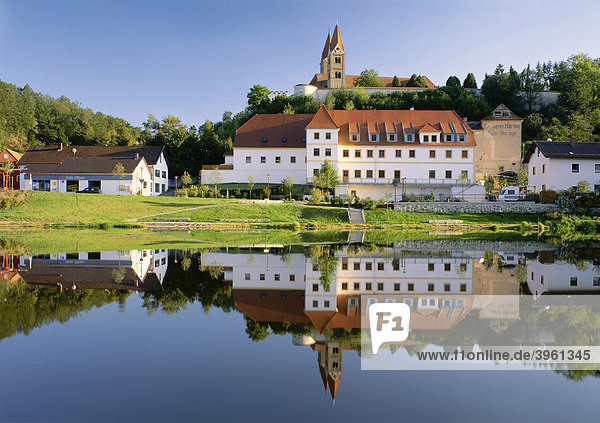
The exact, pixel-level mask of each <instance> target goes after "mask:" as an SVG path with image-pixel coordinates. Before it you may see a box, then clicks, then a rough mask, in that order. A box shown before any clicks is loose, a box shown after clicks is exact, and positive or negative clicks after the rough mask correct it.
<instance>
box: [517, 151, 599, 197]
mask: <svg viewBox="0 0 600 423" xmlns="http://www.w3.org/2000/svg"><path fill="white" fill-rule="evenodd" d="M524 163H525V164H526V165H527V172H528V175H529V185H531V186H533V187H534V188H535V190H536V191H538V192H539V191H561V190H565V189H569V188H571V187H574V186H576V185H577V184H578V183H579V182H587V183H588V185H589V187H590V188H592V189H594V190H595V191H600V143H595V142H575V141H574V140H572V141H571V142H552V141H535V142H534V143H533V144H532V145H531V147H530V148H529V151H528V152H527V154H526V156H525V159H524Z"/></svg>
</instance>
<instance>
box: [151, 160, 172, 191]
mask: <svg viewBox="0 0 600 423" xmlns="http://www.w3.org/2000/svg"><path fill="white" fill-rule="evenodd" d="M149 168H150V173H151V175H152V188H151V190H150V191H151V193H150V195H160V194H162V193H163V192H166V191H168V189H169V167H168V166H167V160H166V158H165V155H164V153H161V154H160V156H159V158H158V161H157V162H156V164H154V165H152V166H149ZM157 171H158V176H157ZM156 184H158V190H157V189H156V188H157V187H156Z"/></svg>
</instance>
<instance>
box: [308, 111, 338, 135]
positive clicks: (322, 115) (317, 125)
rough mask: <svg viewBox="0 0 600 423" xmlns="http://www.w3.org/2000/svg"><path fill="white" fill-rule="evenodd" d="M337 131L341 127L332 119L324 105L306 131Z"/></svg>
mask: <svg viewBox="0 0 600 423" xmlns="http://www.w3.org/2000/svg"><path fill="white" fill-rule="evenodd" d="M312 128H314V129H333V128H335V129H337V128H339V125H338V124H337V123H336V121H335V120H334V119H333V118H332V117H331V114H330V113H329V111H328V110H327V108H326V107H325V106H324V105H321V107H319V110H318V111H317V113H315V117H314V118H313V119H312V120H311V121H310V123H309V124H308V125H307V126H306V129H312Z"/></svg>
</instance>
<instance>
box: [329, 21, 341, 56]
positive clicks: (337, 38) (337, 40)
mask: <svg viewBox="0 0 600 423" xmlns="http://www.w3.org/2000/svg"><path fill="white" fill-rule="evenodd" d="M330 44H331V47H330V50H331V51H335V48H336V47H337V46H339V47H340V50H341V51H342V52H344V43H342V35H341V34H340V26H339V25H338V24H337V23H336V24H335V29H334V30H333V37H332V39H331V43H330Z"/></svg>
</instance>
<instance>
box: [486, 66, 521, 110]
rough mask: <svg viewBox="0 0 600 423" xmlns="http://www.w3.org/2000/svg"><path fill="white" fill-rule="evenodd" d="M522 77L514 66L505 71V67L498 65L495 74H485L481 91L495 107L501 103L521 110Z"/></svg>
mask: <svg viewBox="0 0 600 423" xmlns="http://www.w3.org/2000/svg"><path fill="white" fill-rule="evenodd" d="M520 91H521V78H520V76H519V74H518V73H517V71H515V70H514V69H513V68H512V66H511V67H510V70H509V72H508V73H507V72H504V67H503V66H502V65H498V66H497V67H496V70H495V71H494V74H493V75H487V74H486V76H485V79H484V81H483V84H482V85H481V93H482V94H483V96H484V97H485V99H486V101H487V102H488V103H489V104H491V105H492V106H493V107H496V106H497V105H499V104H500V103H502V104H504V105H506V106H507V107H508V108H510V109H512V110H513V111H514V110H521V97H520V96H519V94H520Z"/></svg>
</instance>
